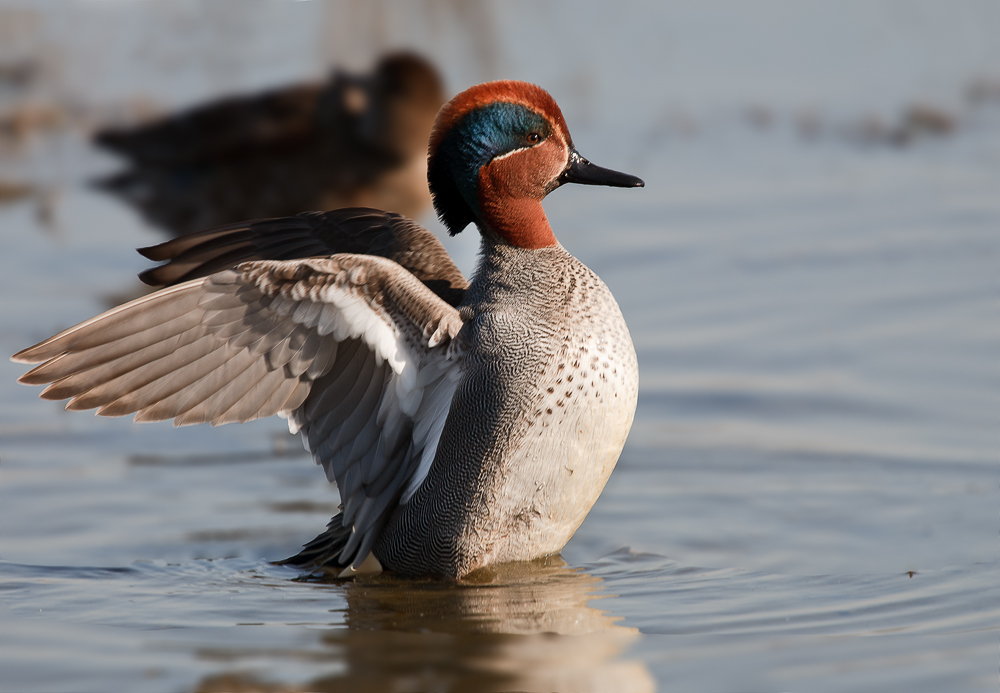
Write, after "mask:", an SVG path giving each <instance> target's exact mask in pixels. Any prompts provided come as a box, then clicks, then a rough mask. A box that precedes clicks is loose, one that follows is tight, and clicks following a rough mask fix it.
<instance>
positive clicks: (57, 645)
mask: <svg viewBox="0 0 1000 693" xmlns="http://www.w3.org/2000/svg"><path fill="white" fill-rule="evenodd" d="M754 6H755V7H756V8H757V9H756V10H755V11H754V12H749V11H747V10H745V9H741V8H744V7H745V6H744V5H742V4H739V3H734V4H732V5H727V4H706V3H694V2H692V3H678V4H675V5H672V6H670V7H660V6H659V5H657V4H651V5H649V6H645V5H641V4H636V5H635V7H634V8H632V11H630V12H617V11H614V12H613V11H610V10H603V9H600V8H599V7H598V8H586V11H583V10H584V9H585V8H579V7H578V6H577V5H571V6H567V7H562V6H557V5H544V6H539V8H540V9H538V10H537V12H535V14H531V13H529V14H528V16H532V17H533V18H534V20H535V21H533V22H523V21H520V20H523V19H524V17H525V14H524V12H522V11H521V10H526V8H527V7H528V6H523V7H521V6H515V5H507V6H505V7H506V8H507V9H499V8H497V9H493V10H482V11H479V10H476V11H472V10H467V11H459V10H457V9H456V7H457V6H454V5H452V4H451V3H446V2H429V3H426V4H425V5H422V6H420V9H419V11H417V10H411V11H410V14H408V15H405V16H397V14H396V13H394V12H388V13H387V14H385V15H384V16H382V15H378V13H377V12H375V10H366V9H365V8H366V7H369V5H367V4H360V3H359V4H356V5H351V4H345V5H342V6H341V5H334V6H324V5H320V4H319V3H297V4H291V5H282V4H278V3H274V4H273V5H267V6H264V5H261V6H259V7H258V9H256V10H254V11H253V12H247V13H246V14H245V15H241V17H242V18H241V19H239V20H238V21H236V20H233V19H232V18H231V17H226V16H225V14H224V13H219V12H218V11H216V12H214V13H213V12H209V13H207V14H203V13H201V12H200V9H199V8H198V7H197V6H195V5H193V4H184V3H180V4H175V5H172V6H170V7H172V9H164V6H163V5H148V6H147V5H146V4H137V5H134V6H133V5H129V4H124V3H123V4H118V3H114V4H104V3H94V4H93V5H90V4H69V3H66V4H64V5H58V4H57V5H53V6H52V7H54V8H59V9H60V10H61V11H60V12H55V11H52V10H46V11H45V12H43V13H41V14H37V13H36V15H32V16H36V20H37V21H36V20H33V21H35V23H34V24H30V23H29V24H30V26H31V27H34V28H33V29H31V31H36V32H38V34H37V35H38V37H40V38H39V40H42V39H44V41H45V42H47V43H45V45H48V46H50V49H51V51H52V52H53V54H56V53H58V54H59V55H61V56H63V58H61V60H62V62H61V63H60V65H62V67H60V68H59V69H58V70H56V68H52V69H53V70H56V71H55V72H53V73H52V74H55V75H57V76H60V77H59V78H58V79H55V78H53V79H52V80H50V82H49V83H46V84H48V86H43V87H41V88H40V89H41V91H39V92H37V93H36V94H35V97H37V98H38V99H41V100H42V101H44V100H45V99H46V98H47V99H49V102H51V103H57V104H63V105H65V104H67V103H70V104H73V105H74V108H75V109H76V110H72V111H71V112H70V114H71V115H72V114H77V115H75V116H73V117H79V118H80V119H82V120H86V118H84V117H83V116H79V114H80V113H83V114H85V115H86V114H87V113H90V114H92V116H93V117H94V118H97V116H98V115H101V114H104V115H107V114H108V113H111V112H112V111H114V108H113V106H114V105H115V104H119V105H120V104H122V103H125V102H126V101H127V100H128V99H133V98H135V97H138V96H156V97H157V98H159V99H160V100H161V101H162V103H163V104H164V105H165V106H173V105H179V104H182V103H189V102H191V101H195V100H198V99H200V98H205V97H207V96H209V95H210V94H212V93H213V92H217V91H220V90H224V89H226V88H227V87H228V88H229V89H234V88H239V89H246V88H252V87H259V86H263V85H266V84H271V83H278V82H280V81H282V80H289V79H293V78H301V77H303V76H309V75H312V74H316V73H317V72H318V71H319V70H320V68H321V65H322V61H323V60H324V59H328V58H330V57H333V58H337V59H341V60H343V59H345V56H347V55H348V54H349V53H350V51H359V50H362V49H360V48H359V46H362V45H363V47H364V49H366V50H371V51H374V50H376V49H377V48H378V46H380V45H396V44H404V45H415V46H418V47H421V46H422V47H423V49H424V50H425V51H428V52H429V53H430V55H432V56H433V57H434V58H435V59H436V60H437V61H438V62H439V63H440V64H442V66H443V67H444V72H445V74H446V77H447V79H448V83H449V87H450V88H451V89H452V91H455V90H458V89H460V88H461V87H463V86H465V85H467V84H470V83H472V82H475V81H479V80H482V79H487V78H493V77H498V76H513V77H518V78H526V79H531V80H534V81H537V82H539V83H541V84H543V85H545V86H547V87H549V88H550V89H551V90H552V91H553V93H554V95H555V96H556V98H557V99H558V100H559V101H560V104H561V105H562V107H563V110H564V112H565V114H566V117H567V120H568V122H569V124H570V126H571V127H572V128H573V133H574V140H575V142H576V144H577V146H578V147H579V149H580V150H581V151H582V152H583V153H584V154H585V155H586V156H588V157H589V158H591V159H592V160H594V161H596V162H598V163H601V164H605V165H608V166H612V167H615V168H620V169H622V170H627V171H630V172H633V173H635V174H637V175H640V176H642V177H643V178H644V179H645V180H646V183H647V185H646V188H645V189H644V190H641V191H638V190H611V189H600V188H584V187H577V188H576V189H570V188H566V189H562V190H559V191H558V192H556V193H555V194H554V195H553V196H552V197H551V198H550V199H549V200H548V202H547V211H548V215H549V218H550V220H551V222H552V225H553V228H554V229H555V231H556V234H557V235H558V236H559V238H560V240H561V241H562V242H563V244H564V245H565V246H566V247H567V248H568V249H570V251H572V252H573V253H574V254H576V255H577V256H578V257H580V258H581V259H582V260H583V261H584V262H586V263H587V264H588V265H589V266H591V267H592V268H593V269H594V270H596V271H597V272H598V274H600V275H601V276H602V277H603V278H604V279H605V281H606V282H607V283H608V284H609V285H610V287H611V288H612V290H613V291H614V293H615V295H616V297H617V298H618V300H619V302H620V304H621V307H622V310H623V312H624V313H625V316H626V319H627V321H628V323H629V326H630V329H631V330H632V335H633V339H634V341H635V344H636V349H637V352H638V355H639V362H640V370H641V384H640V387H641V391H640V398H639V407H638V411H637V414H636V422H635V426H634V428H633V432H632V436H631V438H630V440H629V443H628V445H627V446H626V448H625V451H624V453H623V455H622V458H621V460H620V462H619V466H618V469H617V470H616V472H615V473H614V475H613V476H612V478H611V481H610V482H609V484H608V487H607V489H606V490H605V492H604V494H603V495H602V497H601V499H600V500H599V501H598V503H597V505H596V506H595V508H594V510H593V511H592V512H591V514H590V516H589V517H588V519H587V520H586V521H585V522H584V524H583V526H582V527H581V528H580V530H579V531H578V533H577V534H576V536H575V537H574V538H573V539H572V540H571V542H570V543H569V545H568V546H567V547H566V549H565V550H564V551H563V554H562V557H553V558H550V559H547V560H544V561H540V562H537V563H532V564H525V565H514V566H501V567H499V568H497V569H495V570H494V571H491V572H487V573H485V574H481V575H477V576H475V578H474V579H472V580H470V581H467V582H464V583H461V584H448V583H440V582H433V581H407V580H400V579H398V578H394V577H392V576H389V575H383V576H376V577H366V578H359V579H357V580H355V581H351V582H339V583H338V582H323V581H317V580H310V579H304V578H303V576H301V575H299V574H298V573H297V572H295V571H293V570H290V569H286V568H283V567H279V566H275V565H273V564H271V563H270V562H269V561H271V560H275V559H279V558H283V557H285V556H287V555H290V554H292V553H294V552H295V551H296V550H297V549H298V547H299V545H300V544H301V543H303V542H304V541H306V540H308V539H311V538H312V537H313V536H314V535H315V534H316V533H318V531H319V530H320V529H321V528H322V527H323V526H324V525H325V523H326V522H327V520H328V519H329V517H330V516H331V515H332V514H333V513H334V512H335V511H336V507H337V504H338V502H339V499H338V497H337V494H336V490H335V488H333V487H331V486H329V485H328V484H327V483H326V481H325V480H324V478H323V475H322V473H321V472H320V470H318V469H317V468H316V467H315V466H314V465H313V464H312V462H311V461H310V460H309V458H308V457H307V456H306V455H305V454H304V453H302V452H301V450H300V446H299V443H298V441H297V440H296V439H293V438H291V437H290V436H289V435H288V434H287V430H286V429H285V427H284V424H283V422H282V421H280V420H277V419H275V420H270V421H260V422H255V423H253V424H249V425H244V426H226V427H220V428H217V429H211V428H209V427H193V428H183V429H173V428H171V427H170V426H169V425H168V424H151V425H142V426H140V425H135V424H132V423H131V422H130V421H128V420H108V419H101V418H97V417H93V416H91V415H90V414H89V413H69V412H64V411H63V410H62V405H61V403H53V402H45V401H41V400H39V399H38V398H37V395H38V388H27V387H22V386H18V385H16V384H15V382H14V381H15V380H16V378H17V377H18V376H19V375H20V374H21V373H22V372H23V368H22V367H21V366H19V365H17V364H11V363H7V362H6V361H3V362H0V690H3V691H107V690H134V691H233V690H239V691H290V690H320V691H341V690H344V691H347V690H350V691H369V690H370V691H382V690H385V691H390V690H391V691H425V690H435V691H443V690H454V691H478V690H482V691H493V690H530V691H535V690H538V691H549V690H561V691H586V690H592V691H651V690H661V691H666V690H692V691H694V690H711V691H748V690H752V691H765V690H766V691H786V690H802V691H806V690H808V691H873V690H877V691H908V692H910V691H928V692H932V691H933V692H937V691H995V690H996V686H997V680H998V679H997V677H998V673H997V672H998V669H997V666H998V651H1000V650H998V646H1000V636H998V632H1000V564H998V560H1000V556H998V510H1000V503H998V500H1000V499H998V495H1000V477H998V469H1000V461H998V456H997V452H998V450H1000V428H998V426H997V411H998V410H997V396H998V394H1000V372H998V370H997V354H998V345H1000V333H998V323H997V313H996V300H997V296H998V292H997V289H998V288H1000V287H998V282H1000V280H998V277H1000V272H998V268H1000V87H998V86H997V85H998V84H1000V49H998V45H1000V44H997V43H996V41H995V35H994V34H995V32H993V31H992V30H991V29H990V28H989V27H996V26H1000V14H998V12H997V10H996V7H995V5H994V4H991V3H985V2H984V3H980V4H977V3H969V4H966V5H963V6H962V7H963V9H962V10H961V11H960V12H959V11H957V10H954V9H952V6H951V5H949V4H948V3H916V2H915V3H910V4H899V3H804V4H803V3H781V2H762V3H758V4H755V5H754ZM10 7H13V8H15V9H16V8H17V7H18V6H10ZM21 7H26V6H21ZM331 7H333V8H334V10H331V9H330V8H331ZM484 7H485V6H484ZM517 7H520V8H521V9H520V10H518V9H516V8H517ZM531 7H535V6H534V5H532V6H531ZM151 8H152V9H151ZM156 8H159V9H156ZM338 8H339V9H338ZM0 10H2V12H6V13H7V14H0V20H4V21H6V22H8V23H9V22H11V21H13V20H12V18H16V17H20V16H21V15H18V14H17V13H16V12H15V13H14V14H10V12H12V11H13V10H11V9H9V7H8V5H6V4H3V3H0ZM18 11H20V10H18ZM372 13H374V14H372ZM29 14H30V13H29ZM380 17H381V18H380ZM348 19H349V20H350V21H354V22H358V26H359V27H361V28H360V29H359V30H358V32H357V35H350V33H349V32H345V30H344V29H343V28H342V26H341V23H343V22H347V21H348ZM18 21H21V20H20V19H19V20H18ZM233 22H235V24H233ZM24 26H29V25H28V24H25V25H24ZM234 26H235V28H234ZM98 27H100V28H102V29H103V30H105V31H106V33H105V34H99V33H97V34H95V31H96V29H97V28H98ZM163 27H166V29H163ZM317 27H325V29H324V31H326V30H329V31H330V32H332V34H333V35H335V38H336V40H333V39H331V40H330V41H328V42H323V41H319V40H318V38H317ZM331 27H332V28H331ZM170 32H174V33H170ZM215 32H222V34H220V35H223V36H224V40H222V41H220V42H216V41H212V40H211V39H212V38H213V37H214V36H216V33H215ZM227 32H228V33H227ZM95 35H100V36H104V37H105V38H104V39H103V40H98V39H95V38H93V36H95ZM178 36H186V37H187V38H186V39H185V40H187V41H189V42H190V43H189V44H185V45H186V48H183V49H182V48H180V47H178V46H176V45H174V43H173V41H176V40H179V39H177V37H178ZM288 37H308V40H305V39H303V40H302V41H292V40H290V39H289V38H288ZM365 37H368V39H367V41H368V42H367V43H366V42H365V41H366V39H365ZM338 42H339V43H338ZM8 45H13V44H8ZM220 45H221V47H220ZM342 45H343V46H347V47H346V48H343V49H341V48H340V46H342ZM581 46H585V47H581ZM140 47H143V48H142V49H141V50H140ZM60 51H62V52H61V53H60ZM350 55H353V53H350ZM67 56H68V58H67ZM192 56H194V57H192ZM6 59H7V56H5V55H2V50H0V60H6ZM56 62H58V61H56ZM59 70H61V71H59ZM991 80H992V81H991ZM977 84H978V85H979V86H978V87H976V85H977ZM990 85H993V87H990ZM5 88H6V87H5ZM991 88H993V89H994V91H990V89H991ZM976 89H979V91H976ZM977 94H978V96H976V95H977ZM16 96H17V94H14V93H13V92H11V93H7V92H0V99H3V100H0V106H3V107H4V108H7V107H9V106H10V104H12V103H14V102H15V101H14V99H15V97H16ZM917 103H922V104H930V105H933V106H935V107H936V108H939V109H941V110H942V111H943V112H946V113H948V114H949V115H950V117H951V118H952V119H953V123H952V127H951V128H950V129H949V130H948V132H946V133H943V134H942V133H937V134H935V133H934V132H930V131H923V130H920V129H919V128H913V127H911V130H905V128H906V127H910V126H907V125H906V123H907V121H906V118H905V116H904V115H901V114H905V113H906V109H908V108H911V107H912V106H913V105H914V104H917ZM88 109H89V110H88ZM102 109H103V110H102ZM93 114H96V115H93ZM88 117H90V116H88ZM67 119H68V120H70V121H71V120H72V118H70V117H69V116H67ZM74 123H75V124H74ZM74 123H70V124H68V125H67V124H65V123H64V125H63V126H61V127H58V128H55V129H47V130H44V131H43V132H39V133H36V134H35V135H32V136H30V137H29V138H28V139H26V140H25V141H23V142H22V141H18V142H13V141H7V140H3V141H2V143H3V148H2V149H0V182H9V181H22V182H27V183H29V184H30V187H31V192H29V193H26V194H24V195H11V196H9V197H8V198H4V202H3V204H2V206H0V239H2V243H3V246H2V247H3V253H2V254H0V290H2V292H3V301H2V302H0V350H3V351H4V353H7V354H10V353H14V352H15V351H18V350H19V349H21V348H23V347H25V346H27V345H29V344H32V343H34V342H36V341H38V340H41V339H44V338H46V337H48V336H50V335H51V334H53V333H54V332H56V331H58V330H60V329H62V328H65V327H67V326H69V325H71V324H73V323H75V322H78V321H80V320H82V319H85V318H87V317H90V316H91V315H93V314H95V313H97V312H99V311H101V310H103V309H104V308H105V307H107V306H108V303H109V301H111V300H113V299H112V298H110V297H113V296H116V295H118V296H120V295H127V294H128V293H130V292H132V291H134V290H135V288H136V286H137V282H136V281H135V279H134V274H135V273H136V272H137V271H139V270H141V269H143V268H144V267H145V264H144V262H143V261H142V258H140V257H139V256H138V255H137V254H135V253H134V251H133V250H132V249H133V248H135V247H136V246H142V245H149V244H150V243H153V242H156V241H157V240H158V239H159V238H160V237H159V236H157V234H156V233H155V232H154V231H152V230H151V229H149V228H146V227H145V226H144V225H143V224H142V222H141V221H140V220H139V219H138V218H137V217H136V216H135V215H134V214H133V213H132V212H131V211H129V210H128V209H126V208H124V207H122V206H120V205H119V204H118V203H117V202H116V201H114V200H113V199H111V198H108V197H105V196H103V195H101V194H99V193H97V192H96V191H94V190H93V189H91V188H90V187H88V185H87V180H89V179H90V178H91V177H93V176H94V175H97V174H99V173H101V172H106V171H109V170H112V169H114V168H115V165H116V164H115V162H114V161H112V160H111V159H109V158H107V157H105V156H103V155H101V154H99V153H98V152H96V151H94V150H92V149H91V148H90V146H89V145H88V143H87V140H86V137H85V131H86V127H87V125H86V123H83V124H81V123H76V122H75V121H74ZM901 132H905V133H908V134H907V135H906V137H903V135H901V134H900V133H901ZM904 140H905V141H904ZM425 221H426V222H427V223H428V224H429V225H433V224H434V222H433V220H432V219H427V220H425ZM434 228H438V227H436V226H435V227H434ZM449 247H451V248H452V249H453V252H454V254H455V256H456V258H457V259H458V260H459V262H460V264H462V266H463V268H464V269H466V270H469V269H471V267H472V264H473V262H474V253H475V248H476V245H475V238H474V235H473V234H472V233H471V232H467V233H466V234H463V236H461V237H459V238H457V239H455V240H454V241H449Z"/></svg>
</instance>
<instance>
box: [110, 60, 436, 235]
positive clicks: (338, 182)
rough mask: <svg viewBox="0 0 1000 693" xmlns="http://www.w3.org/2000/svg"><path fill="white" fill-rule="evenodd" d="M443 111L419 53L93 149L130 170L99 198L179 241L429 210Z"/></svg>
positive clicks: (174, 120)
mask: <svg viewBox="0 0 1000 693" xmlns="http://www.w3.org/2000/svg"><path fill="white" fill-rule="evenodd" d="M443 103H444V90H443V87H442V84H441V79H440V77H439V76H438V73H437V71H436V70H435V69H434V67H433V65H431V64H430V63H429V62H427V61H426V60H425V59H423V58H421V57H419V56H417V55H414V54H412V53H393V54H390V55H387V56H385V57H384V58H382V59H381V60H380V61H379V63H378V65H377V66H376V68H375V71H374V72H373V73H372V74H371V75H363V76H358V75H350V74H346V73H343V72H336V73H334V74H333V76H332V77H331V79H330V80H329V81H328V82H326V83H318V84H301V85H296V86H292V87H286V88H283V89H278V90H274V91H271V92H267V93H264V94H261V95H255V96H236V97H230V98H226V99H223V100H221V101H218V102H213V103H210V104H206V105H203V106H199V107H196V108H194V109H192V110H190V111H186V112H184V113H180V114H178V115H175V116H172V117H169V118H166V119H163V120H160V121H157V122H153V123H150V124H148V125H144V126H141V127H138V128H131V129H108V130H104V131H101V132H98V133H97V134H96V135H95V137H94V141H95V142H96V143H97V144H98V145H99V146H101V147H104V148H106V149H108V150H110V151H112V152H114V153H116V154H118V155H120V156H123V157H125V158H126V159H127V160H128V161H129V162H130V168H129V169H127V170H125V171H123V172H121V173H117V174H113V175H111V176H109V177H106V178H104V179H102V180H100V181H98V186H99V187H101V188H103V189H105V190H108V191H110V192H112V193H114V194H116V195H118V196H120V197H122V198H123V199H125V200H126V201H127V202H129V203H130V204H132V205H134V206H135V207H137V208H138V209H139V211H140V212H141V213H142V214H143V215H144V216H145V218H146V219H147V220H148V221H149V222H150V223H152V224H153V225H154V226H157V227H160V228H162V229H164V230H166V231H168V232H170V233H172V234H173V235H180V234H184V233H189V232H193V231H198V230H200V229H205V228H209V227H212V226H218V225H221V224H228V223H232V222H237V221H240V220H242V219H260V218H265V217H280V216H286V215H290V214H295V213H297V212H301V211H302V210H304V209H323V210H327V209H336V208H339V207H353V206H365V207H377V208H379V209H384V210H388V211H392V212H399V213H401V214H404V215H407V216H410V217H416V216H418V215H420V214H422V213H423V212H424V211H425V210H427V209H428V208H429V207H430V204H431V200H430V195H429V194H428V191H427V157H426V154H427V137H428V136H429V135H430V131H431V126H432V125H433V123H434V116H435V114H437V112H438V110H439V109H440V108H441V105H442V104H443Z"/></svg>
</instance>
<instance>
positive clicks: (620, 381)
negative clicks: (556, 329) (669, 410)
mask: <svg viewBox="0 0 1000 693" xmlns="http://www.w3.org/2000/svg"><path fill="white" fill-rule="evenodd" d="M615 327H618V328H619V329H616V330H613V331H612V333H611V334H607V335H605V336H603V338H592V337H586V338H583V339H581V340H580V341H578V342H577V345H576V347H575V348H574V349H572V350H571V351H570V352H569V353H568V354H566V357H565V358H560V359H557V361H556V362H555V363H553V366H552V368H550V369H548V372H547V373H546V374H545V375H544V376H543V377H542V378H541V379H540V380H539V383H540V386H541V397H540V399H539V402H538V405H537V406H536V407H535V409H534V411H532V412H530V413H529V414H528V416H527V417H526V421H525V428H524V435H523V437H522V438H521V440H520V443H519V444H517V445H515V446H513V447H512V449H511V451H510V454H509V456H508V458H507V460H506V462H507V464H505V465H504V469H505V473H504V474H503V477H502V478H501V479H499V480H498V483H497V485H496V486H495V487H494V489H493V493H492V494H490V495H491V496H492V498H491V502H490V505H491V506H492V507H493V508H494V512H491V516H492V517H491V522H490V524H492V525H493V529H494V530H495V531H494V532H489V533H487V536H492V537H493V541H488V542H486V543H487V546H484V547H483V549H484V551H483V553H482V554H481V557H480V561H477V562H478V563H479V564H480V565H487V564H490V563H496V562H503V561H512V560H529V559H533V558H537V557H540V556H544V555H548V554H552V553H556V552H558V551H559V550H560V549H562V547H563V546H564V545H565V544H566V542H567V541H569V539H570V537H572V536H573V533H574V532H575V531H576V530H577V528H578V527H579V526H580V524H581V523H582V522H583V520H584V518H585V517H586V516H587V513H588V512H589V511H590V509H591V508H592V507H593V505H594V503H595V502H596V501H597V498H598V497H599V496H600V494H601V491H602V490H603V489H604V486H605V484H606V483H607V481H608V477H609V476H611V472H612V471H613V470H614V468H615V464H616V463H617V462H618V457H619V455H620V454H621V451H622V447H623V446H624V445H625V439H626V438H627V437H628V433H629V429H630V428H631V426H632V420H633V417H634V415H635V407H636V400H637V396H638V369H637V365H636V358H635V351H634V349H633V347H632V342H631V339H630V338H629V336H628V331H627V329H625V326H624V321H622V322H621V323H620V325H615ZM612 342H613V344H614V346H612ZM560 366H562V367H561V368H560ZM496 509H502V510H499V511H498V510H496Z"/></svg>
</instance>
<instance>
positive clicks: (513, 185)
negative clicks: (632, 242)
mask: <svg viewBox="0 0 1000 693" xmlns="http://www.w3.org/2000/svg"><path fill="white" fill-rule="evenodd" d="M427 179H428V183H429V184H430V189H431V195H432V196H433V198H434V209H435V210H436V211H437V213H438V216H439V217H440V218H441V221H442V223H444V225H445V226H446V227H447V228H448V231H449V233H451V234H452V235H454V234H456V233H458V232H459V231H461V230H462V229H464V228H465V227H466V226H468V225H469V224H470V223H476V224H477V225H479V226H480V227H483V228H486V229H489V230H490V231H492V232H494V233H496V234H497V235H498V236H500V237H501V238H503V239H504V240H506V241H507V242H508V243H511V244H512V245H516V246H520V247H522V248H532V249H534V248H544V247H547V246H550V245H555V243H556V239H555V236H554V235H553V233H552V229H551V227H550V226H549V223H548V220H547V219H546V217H545V212H544V210H543V209H542V199H543V198H544V197H545V196H546V195H548V194H549V193H550V192H552V191H553V190H555V189H556V188H558V187H559V186H560V185H562V184H563V183H583V184H586V185H611V186H615V187H620V188H636V187H642V186H643V182H642V180H640V179H639V178H636V177H635V176H630V175H628V174H627V173H619V172H618V171H612V170H610V169H606V168H601V167H600V166H595V165H594V164H592V163H590V162H589V161H587V160H586V159H584V158H583V157H582V156H580V154H579V153H578V152H577V151H576V149H575V148H574V147H573V140H572V138H571V137H570V134H569V129H568V128H567V127H566V120H565V119H564V118H563V115H562V112H561V111H560V110H559V106H557V105H556V102H555V100H554V99H553V98H552V97H551V96H550V95H549V93H548V92H547V91H545V90H544V89H542V88H541V87H537V86H535V85H534V84H528V83H527V82H515V81H507V80H504V81H499V82H487V83H485V84H480V85H477V86H475V87H472V88H471V89H467V90H466V91H464V92H462V93H461V94H459V95H458V96H456V97H455V98H454V99H452V100H451V101H449V102H448V103H447V104H445V105H444V107H443V108H442V109H441V110H440V112H439V113H438V115H437V119H436V121H435V122H434V130H433V132H432V133H431V140H430V147H429V154H428V162H427Z"/></svg>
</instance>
